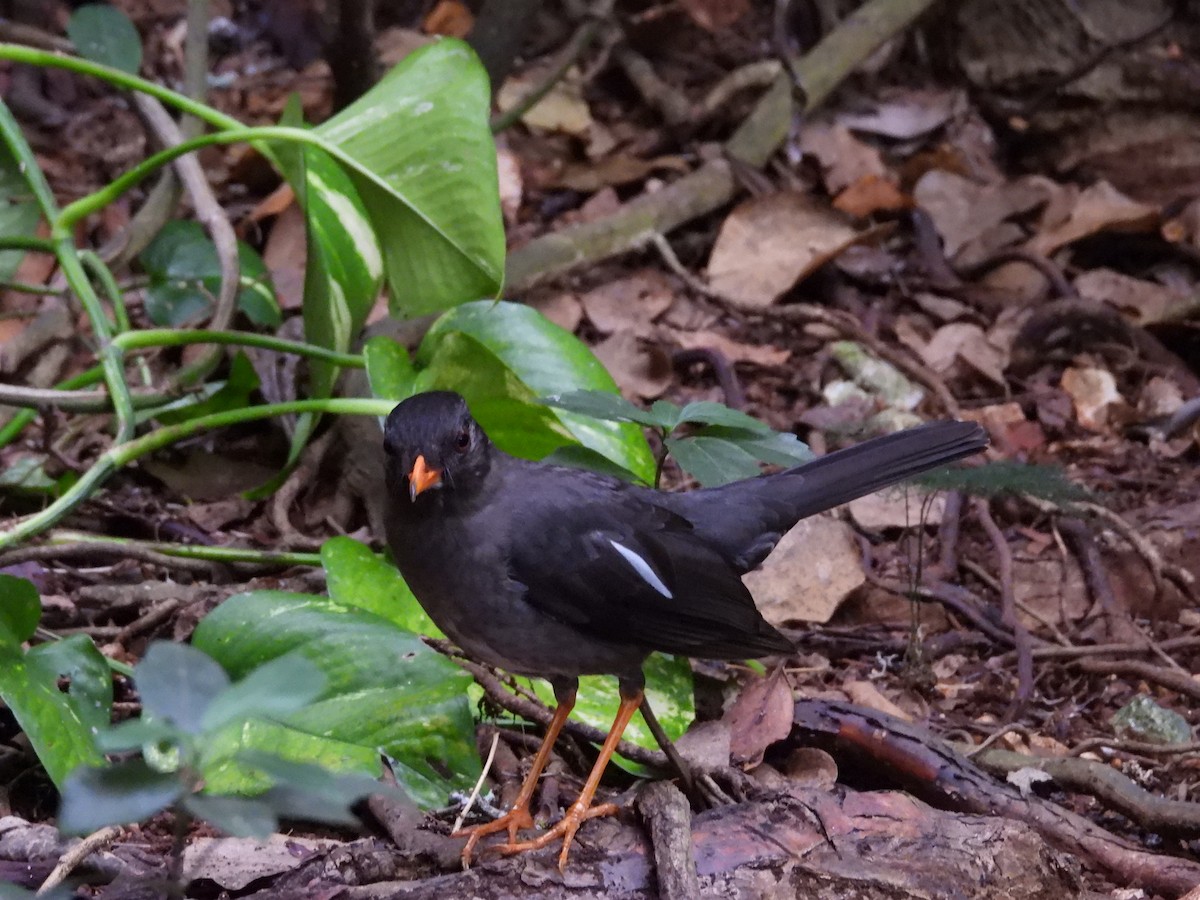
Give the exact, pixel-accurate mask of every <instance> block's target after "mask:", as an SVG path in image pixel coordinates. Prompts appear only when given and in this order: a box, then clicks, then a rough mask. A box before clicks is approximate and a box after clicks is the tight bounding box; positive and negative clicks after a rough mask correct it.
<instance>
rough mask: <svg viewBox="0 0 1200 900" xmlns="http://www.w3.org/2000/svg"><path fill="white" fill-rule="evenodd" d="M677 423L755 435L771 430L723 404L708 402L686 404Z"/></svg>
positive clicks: (756, 420) (764, 424)
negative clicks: (747, 432)
mask: <svg viewBox="0 0 1200 900" xmlns="http://www.w3.org/2000/svg"><path fill="white" fill-rule="evenodd" d="M679 421H680V422H692V423H695V424H699V425H723V426H725V427H726V428H740V429H742V430H744V431H750V432H754V433H757V434H766V433H768V432H770V430H771V428H770V426H769V425H767V424H766V423H765V422H760V421H759V420H758V419H755V418H754V417H752V416H748V415H746V414H745V413H744V412H741V411H740V410H736V409H730V408H729V407H728V406H726V405H725V404H724V403H713V402H711V401H709V400H700V401H697V402H695V403H689V404H687V406H685V407H684V408H683V409H681V410H680V411H679Z"/></svg>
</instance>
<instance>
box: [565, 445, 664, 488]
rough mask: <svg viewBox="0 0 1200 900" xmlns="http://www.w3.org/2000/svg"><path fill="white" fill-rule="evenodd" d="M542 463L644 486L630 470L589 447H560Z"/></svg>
mask: <svg viewBox="0 0 1200 900" xmlns="http://www.w3.org/2000/svg"><path fill="white" fill-rule="evenodd" d="M542 462H544V463H547V464H549V465H552V466H569V467H570V468H572V469H586V470H588V471H589V472H599V473H600V474H601V475H611V476H612V477H613V478H620V479H621V480H622V481H628V482H629V483H630V484H638V483H641V484H644V483H645V482H639V481H638V478H637V476H636V475H634V474H633V473H632V472H630V471H629V470H628V469H623V468H621V466H618V465H617V464H616V463H615V462H613V461H612V460H611V459H607V458H605V457H603V456H601V455H600V454H599V453H597V452H596V451H595V450H591V449H589V448H587V447H581V446H579V445H578V444H571V445H569V446H566V447H559V448H558V449H557V450H555V451H554V452H553V453H551V454H549V455H547V456H543V457H542Z"/></svg>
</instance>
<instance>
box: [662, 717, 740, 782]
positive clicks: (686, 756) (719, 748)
mask: <svg viewBox="0 0 1200 900" xmlns="http://www.w3.org/2000/svg"><path fill="white" fill-rule="evenodd" d="M731 738H732V735H731V730H730V727H729V723H728V722H727V721H726V720H725V719H710V720H709V721H707V722H700V721H696V722H693V723H692V725H691V727H690V728H688V730H687V731H686V732H684V733H683V734H682V735H680V736H679V738H678V739H677V740H676V741H675V749H676V750H678V751H679V755H680V756H682V757H683V761H684V762H686V763H687V764H688V765H689V766H691V767H692V768H693V769H696V770H697V771H699V772H709V771H711V770H713V769H719V768H721V767H723V766H727V765H729V746H730V740H731Z"/></svg>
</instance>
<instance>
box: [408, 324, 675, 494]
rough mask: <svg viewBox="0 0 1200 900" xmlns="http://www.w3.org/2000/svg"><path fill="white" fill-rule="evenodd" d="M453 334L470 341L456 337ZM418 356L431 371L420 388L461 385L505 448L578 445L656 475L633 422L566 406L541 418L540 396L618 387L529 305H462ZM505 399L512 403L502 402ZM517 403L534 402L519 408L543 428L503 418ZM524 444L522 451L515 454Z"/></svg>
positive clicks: (436, 327)
mask: <svg viewBox="0 0 1200 900" xmlns="http://www.w3.org/2000/svg"><path fill="white" fill-rule="evenodd" d="M455 335H461V336H465V337H467V338H470V339H471V340H472V341H474V342H475V343H473V344H467V343H465V342H463V341H460V340H454V339H453V338H454V336H455ZM479 347H482V348H483V349H484V350H486V351H487V352H486V353H483V352H482V351H480V350H479ZM417 362H418V364H419V365H422V366H426V367H427V369H428V372H423V373H422V376H424V378H423V380H422V382H421V383H422V385H423V386H426V387H440V388H446V389H450V390H457V391H459V393H461V394H462V395H463V396H464V397H466V399H467V403H468V405H470V407H471V410H472V412H473V413H474V414H475V415H476V418H478V420H479V422H480V424H481V425H483V427H484V430H486V431H487V432H488V434H489V435H490V436H491V437H492V438H493V440H495V441H496V442H497V443H498V444H500V446H502V447H504V449H506V450H508V451H509V452H512V453H516V454H518V455H525V456H530V455H531V454H530V453H529V452H528V451H529V450H533V449H535V448H536V449H538V450H540V451H541V452H540V453H539V454H538V456H542V455H545V453H548V452H550V450H553V449H554V448H555V447H561V446H565V445H568V444H572V443H579V444H582V445H583V446H585V447H589V448H590V449H592V450H595V451H596V452H597V453H599V454H601V455H602V456H604V457H606V458H607V459H610V460H612V461H613V462H614V463H616V464H617V465H619V466H621V467H622V468H624V469H628V470H629V471H630V472H632V473H634V475H636V476H637V477H638V478H640V479H642V481H644V482H646V483H650V482H651V481H652V480H653V479H654V457H653V455H652V454H651V453H650V447H649V445H648V444H647V443H646V439H645V437H644V436H643V435H642V433H641V429H639V428H638V427H637V426H636V425H634V424H630V423H614V422H601V421H598V420H596V419H594V418H592V417H590V416H584V415H580V414H579V413H573V412H568V411H566V410H555V411H553V412H552V413H551V416H552V418H550V419H547V418H544V417H545V416H546V413H548V412H550V411H549V410H548V409H547V408H546V407H545V406H543V405H542V404H540V403H537V402H536V398H537V397H542V396H546V395H550V394H563V393H568V392H571V391H576V390H589V389H591V390H606V391H610V392H613V393H615V392H616V383H615V382H614V381H613V380H612V376H611V375H609V374H608V372H606V371H605V369H604V366H603V365H601V363H600V361H599V360H598V359H596V357H595V356H594V355H593V354H592V352H591V350H589V349H588V348H587V346H586V345H585V344H584V343H583V342H582V341H580V340H579V339H578V338H576V337H575V335H573V334H571V333H570V332H569V331H566V330H565V329H563V328H560V327H559V326H557V325H555V324H554V323H553V322H550V321H549V320H548V319H546V318H545V317H544V316H543V315H541V313H539V312H537V310H535V309H532V308H531V307H528V306H523V305H521V304H517V303H505V302H499V303H491V302H488V301H479V302H475V303H467V304H464V305H462V306H459V307H457V308H456V309H453V310H451V311H450V312H448V313H446V314H445V315H443V316H442V317H441V318H439V319H438V320H437V321H436V322H434V324H433V327H432V328H430V330H429V332H428V333H427V334H426V335H425V339H424V340H423V341H422V342H421V346H420V349H419V350H418V351H417ZM481 372H483V373H486V374H484V375H480V374H478V373H481ZM506 397H507V398H509V402H502V400H503V398H506ZM514 398H516V399H515V401H514ZM521 407H531V409H528V410H523V411H522V414H523V415H525V416H527V417H528V418H527V420H526V423H524V424H523V425H522V427H525V424H530V423H532V424H536V423H542V424H541V426H540V427H541V428H542V431H541V432H540V434H537V435H534V434H530V433H529V432H526V435H525V437H524V438H521V437H520V435H519V433H518V430H517V429H516V428H513V427H511V425H510V423H509V422H507V421H505V419H504V417H505V416H508V415H515V414H517V412H518V410H520V408H521ZM555 420H556V421H555ZM506 431H507V432H509V433H510V434H511V438H505V441H504V443H501V438H500V437H498V435H500V434H503V433H505V432H506ZM535 442H536V443H535ZM522 447H525V448H526V452H520V451H521V448H522ZM543 448H544V449H543ZM535 458H537V457H535Z"/></svg>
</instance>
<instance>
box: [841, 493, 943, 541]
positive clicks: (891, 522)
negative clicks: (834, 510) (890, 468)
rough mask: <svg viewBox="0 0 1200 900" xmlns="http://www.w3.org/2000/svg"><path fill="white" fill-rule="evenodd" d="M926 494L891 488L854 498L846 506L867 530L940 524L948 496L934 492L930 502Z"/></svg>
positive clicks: (861, 526) (860, 525)
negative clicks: (927, 500)
mask: <svg viewBox="0 0 1200 900" xmlns="http://www.w3.org/2000/svg"><path fill="white" fill-rule="evenodd" d="M926 497H927V495H926V494H925V492H923V491H919V490H915V489H910V490H905V489H904V488H889V489H888V490H886V491H877V492H876V493H874V494H867V496H865V497H859V498H858V499H857V500H851V501H850V503H849V504H847V508H848V509H849V510H850V517H851V518H852V519H854V521H855V523H857V525H858V527H859V528H862V529H864V530H866V531H876V532H878V531H883V530H884V529H887V528H916V527H918V526H920V525H922V524H924V525H937V524H939V523H940V522H941V521H942V516H943V515H944V514H945V512H946V496H945V494H940V493H939V494H935V495H934V496H933V499H931V500H930V501H929V502H928V503H926V502H925V500H926Z"/></svg>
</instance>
